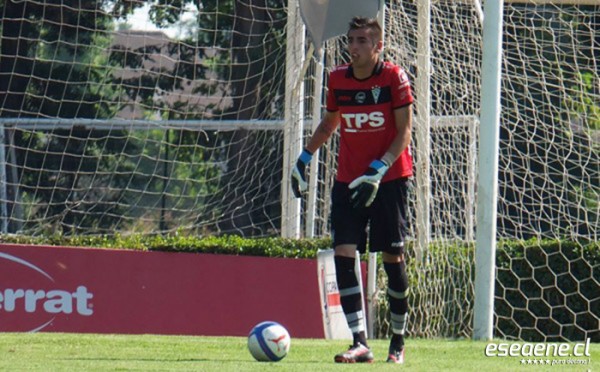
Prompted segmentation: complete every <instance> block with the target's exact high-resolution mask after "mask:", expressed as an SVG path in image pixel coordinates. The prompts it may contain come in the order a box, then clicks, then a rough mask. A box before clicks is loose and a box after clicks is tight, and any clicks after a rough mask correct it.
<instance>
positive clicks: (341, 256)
mask: <svg viewBox="0 0 600 372" xmlns="http://www.w3.org/2000/svg"><path fill="white" fill-rule="evenodd" d="M331 199H332V217H331V220H332V230H333V246H334V249H335V257H334V260H335V271H336V279H337V286H338V290H339V293H340V302H341V305H342V309H343V310H344V314H345V316H346V321H347V322H348V327H349V328H350V330H351V331H352V336H353V343H352V345H351V346H350V348H349V349H348V350H347V351H345V352H343V353H340V354H337V355H336V356H335V358H334V360H335V361H336V362H337V363H357V362H358V363H360V362H371V361H373V353H371V350H369V348H368V345H367V337H366V333H365V329H366V327H365V316H364V310H363V303H362V288H361V287H360V285H359V282H358V279H357V276H356V270H355V267H356V251H357V248H358V247H359V246H361V247H362V246H364V240H365V233H364V231H365V225H366V220H364V217H363V216H361V213H358V212H357V211H356V210H354V209H353V208H352V206H351V205H350V196H349V190H348V187H347V185H346V184H342V183H337V182H336V184H335V185H334V187H333V191H332V198H331Z"/></svg>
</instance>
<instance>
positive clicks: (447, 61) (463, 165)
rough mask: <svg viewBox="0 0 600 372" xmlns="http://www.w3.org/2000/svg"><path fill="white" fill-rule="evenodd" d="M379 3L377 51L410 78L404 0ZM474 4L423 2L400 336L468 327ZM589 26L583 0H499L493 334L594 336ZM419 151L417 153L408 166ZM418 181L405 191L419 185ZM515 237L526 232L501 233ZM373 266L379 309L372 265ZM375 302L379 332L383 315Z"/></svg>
mask: <svg viewBox="0 0 600 372" xmlns="http://www.w3.org/2000/svg"><path fill="white" fill-rule="evenodd" d="M387 5H388V12H387V13H386V27H385V29H386V33H387V35H386V40H385V42H386V56H387V58H389V59H391V60H393V61H395V62H398V63H400V64H401V65H403V66H405V68H406V69H407V70H408V71H409V73H410V74H411V75H412V78H413V81H415V79H416V78H417V75H418V74H419V72H421V71H422V70H420V69H419V67H420V66H419V63H418V61H419V53H420V51H419V49H418V46H419V43H423V41H422V40H423V35H420V34H419V32H420V30H421V29H420V28H419V17H420V14H419V10H418V7H417V2H416V1H392V2H389V3H388V4H387ZM478 5H479V2H477V1H470V0H466V1H432V9H431V23H430V27H431V42H430V45H431V51H430V53H431V83H430V87H431V90H430V97H431V108H430V114H431V115H432V119H431V129H430V135H431V140H430V143H429V144H424V143H419V142H418V138H417V141H416V143H415V146H416V147H417V148H418V147H419V146H421V147H422V146H430V155H429V156H430V158H429V162H430V163H429V164H430V169H429V175H428V176H429V179H430V182H431V189H430V191H429V193H428V195H430V209H429V219H428V221H429V231H430V242H431V243H430V245H429V248H428V250H427V252H425V254H424V256H423V262H420V263H417V264H416V266H417V268H416V269H415V271H414V272H412V273H411V275H412V284H411V286H412V287H413V288H414V290H413V291H412V297H411V306H410V307H411V321H410V322H409V329H410V333H411V334H412V335H420V336H446V337H448V336H453V337H456V336H469V335H471V334H472V309H473V290H474V289H473V280H474V271H475V270H474V265H473V262H474V258H473V254H474V253H473V249H474V244H472V243H471V242H472V237H473V231H474V228H475V227H476V226H474V224H473V216H474V213H475V210H474V207H475V206H474V203H473V198H474V194H475V192H476V190H474V189H473V186H474V184H475V183H474V182H475V178H474V176H475V175H474V173H473V172H472V171H471V170H472V169H473V164H474V162H476V159H474V158H473V157H472V156H473V154H474V153H473V151H472V149H473V147H472V146H473V145H474V142H473V141H474V140H475V141H476V136H477V133H478V131H477V130H476V131H475V132H473V131H472V128H473V125H474V126H475V128H478V126H479V123H478V120H477V117H478V115H479V112H480V86H481V57H482V48H483V46H482V16H483V14H482V12H481V9H480V7H479V6H478ZM599 29H600V5H599V4H598V3H597V2H591V1H587V2H577V1H555V2H553V1H543V2H540V1H535V2H533V1H505V9H504V27H503V36H502V40H503V55H502V82H501V107H502V110H501V119H500V127H501V128H500V166H499V184H498V186H499V204H498V218H497V231H498V232H497V234H498V235H497V239H498V241H499V245H498V253H497V255H498V258H497V266H498V267H497V270H496V296H495V317H494V326H495V329H494V334H495V335H496V336H497V337H503V338H514V339H523V340H536V341H557V340H585V339H586V338H591V339H592V340H593V341H594V340H595V341H600V338H599V337H600V334H598V331H597V329H598V324H600V311H598V309H597V306H596V305H597V304H598V303H599V301H600V297H599V294H598V293H600V292H599V290H600V283H599V279H598V278H599V276H598V270H600V267H599V266H598V264H599V263H598V260H597V258H592V255H593V253H592V252H596V254H597V252H598V245H597V239H598V227H599V212H600V203H599V202H598V201H599V200H600V198H599V194H600V186H599V185H600V142H599V140H600V75H599V73H600V69H599V68H598V56H599V55H600V39H599V36H598V35H600V34H599V32H598V31H599ZM419 40H420V41H419ZM416 94H417V99H418V97H419V96H418V95H419V92H418V91H417V92H416ZM416 114H417V117H418V115H419V113H418V112H417V113H416ZM440 120H444V121H445V122H446V124H445V125H444V124H443V122H442V121H440ZM417 123H418V122H417ZM416 153H417V154H419V151H416ZM423 160H424V159H422V158H421V159H418V158H417V166H416V168H417V169H419V167H422V164H423V163H422V162H423ZM420 164H421V165H420ZM419 187H423V185H419V184H417V185H416V187H415V189H414V191H415V192H414V198H415V199H416V200H418V198H419V197H423V195H422V194H420V192H419ZM426 195H427V194H426ZM426 195H425V197H426ZM421 205H423V204H421ZM414 212H415V213H416V214H418V213H422V212H420V211H419V209H417V210H416V211H414ZM417 220H418V219H417ZM414 222H415V220H413V225H412V226H413V230H412V237H413V238H416V237H417V235H418V230H415V224H414ZM515 239H517V240H519V241H521V242H522V241H526V242H525V243H518V244H516V245H515V243H514V240H515ZM546 240H550V241H551V242H548V241H546ZM511 241H512V242H513V243H510V242H511ZM413 247H414V245H413ZM412 253H413V255H412V256H413V257H414V256H415V255H414V253H418V252H412ZM380 277H381V280H380V293H379V299H380V302H381V304H382V306H384V307H385V301H384V294H385V275H384V274H383V273H382V272H381V273H380ZM380 314H381V315H380V317H379V323H380V326H379V327H378V329H379V332H380V334H379V335H380V336H383V335H386V331H387V332H389V329H388V328H386V327H387V326H389V320H387V318H386V317H385V316H384V314H385V312H384V311H380Z"/></svg>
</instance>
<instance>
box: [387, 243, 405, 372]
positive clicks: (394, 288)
mask: <svg viewBox="0 0 600 372" xmlns="http://www.w3.org/2000/svg"><path fill="white" fill-rule="evenodd" d="M382 259H383V267H384V269H385V272H386V274H387V277H388V288H387V297H388V302H389V305H390V317H391V322H392V338H391V340H390V347H389V354H388V362H393V363H403V362H404V332H405V330H406V320H407V315H408V277H407V275H406V262H405V261H404V255H403V254H399V255H396V254H390V253H387V252H383V255H382Z"/></svg>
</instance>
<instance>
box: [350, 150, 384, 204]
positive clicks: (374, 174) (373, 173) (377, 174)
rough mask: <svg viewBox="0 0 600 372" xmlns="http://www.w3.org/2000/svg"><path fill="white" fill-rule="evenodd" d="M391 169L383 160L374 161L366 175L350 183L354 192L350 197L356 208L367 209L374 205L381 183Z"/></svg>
mask: <svg viewBox="0 0 600 372" xmlns="http://www.w3.org/2000/svg"><path fill="white" fill-rule="evenodd" d="M389 167H390V166H389V165H388V164H386V163H385V162H384V161H383V160H373V161H372V162H371V164H370V165H369V168H368V169H367V171H366V172H365V174H363V175H362V176H360V177H358V178H357V179H355V180H354V181H352V183H350V185H349V186H348V188H349V189H350V190H354V192H353V193H352V195H351V196H350V201H351V203H352V206H353V207H354V208H366V207H368V206H370V205H371V203H373V200H375V196H376V195H377V190H378V189H379V182H380V181H381V179H382V178H383V176H384V175H385V172H387V170H388V169H389Z"/></svg>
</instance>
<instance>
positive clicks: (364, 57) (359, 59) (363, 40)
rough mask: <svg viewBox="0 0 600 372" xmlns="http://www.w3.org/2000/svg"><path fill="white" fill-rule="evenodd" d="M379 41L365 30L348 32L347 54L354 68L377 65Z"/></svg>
mask: <svg viewBox="0 0 600 372" xmlns="http://www.w3.org/2000/svg"><path fill="white" fill-rule="evenodd" d="M380 49H381V41H379V42H378V41H377V39H376V38H375V37H374V36H373V35H372V33H371V31H370V30H369V29H367V28H361V29H358V30H350V31H348V52H349V53H350V57H351V59H352V65H353V66H354V67H355V68H368V67H372V66H373V65H374V64H376V63H377V60H378V58H379V51H380Z"/></svg>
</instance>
